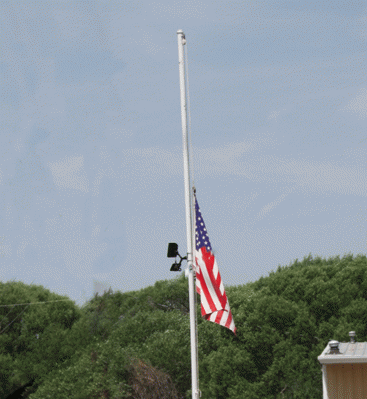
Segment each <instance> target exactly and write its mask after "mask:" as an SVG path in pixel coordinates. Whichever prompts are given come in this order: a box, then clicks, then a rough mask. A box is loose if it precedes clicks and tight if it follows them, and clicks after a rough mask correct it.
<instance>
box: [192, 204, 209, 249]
mask: <svg viewBox="0 0 367 399" xmlns="http://www.w3.org/2000/svg"><path fill="white" fill-rule="evenodd" d="M195 214H196V227H195V233H196V250H197V251H199V249H200V248H202V247H204V246H205V247H206V250H207V251H208V252H209V251H211V250H212V247H211V245H210V241H209V237H208V233H207V232H206V227H205V223H204V220H203V217H202V216H201V212H200V208H199V204H198V201H197V199H196V196H195Z"/></svg>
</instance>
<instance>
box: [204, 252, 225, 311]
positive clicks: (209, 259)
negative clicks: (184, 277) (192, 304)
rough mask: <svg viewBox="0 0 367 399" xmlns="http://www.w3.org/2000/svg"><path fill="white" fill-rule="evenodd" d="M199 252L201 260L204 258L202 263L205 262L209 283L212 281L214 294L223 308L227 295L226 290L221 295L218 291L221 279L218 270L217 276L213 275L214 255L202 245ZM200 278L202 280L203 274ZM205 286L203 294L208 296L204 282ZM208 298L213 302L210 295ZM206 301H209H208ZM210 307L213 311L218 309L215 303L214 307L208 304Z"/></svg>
mask: <svg viewBox="0 0 367 399" xmlns="http://www.w3.org/2000/svg"><path fill="white" fill-rule="evenodd" d="M201 253H202V257H203V260H204V263H205V266H206V270H207V272H208V275H209V278H210V281H211V283H212V285H213V288H214V291H215V294H216V296H217V298H218V300H219V302H220V304H221V306H222V308H223V309H224V308H225V306H226V303H227V296H226V292H225V291H224V292H223V295H222V293H221V292H220V284H221V281H222V280H221V277H220V273H219V271H218V276H217V278H215V277H214V273H213V267H214V261H215V257H214V255H213V254H212V253H211V252H208V251H207V250H206V248H205V247H202V248H201ZM202 280H204V276H203V278H202ZM202 280H200V282H201V281H202ZM205 287H206V292H205V296H206V297H208V296H210V294H209V291H208V289H207V286H206V284H205ZM210 300H211V303H213V301H212V298H211V297H210ZM208 302H209V301H208ZM210 309H212V311H213V312H214V311H215V310H218V309H217V308H216V307H215V305H214V308H212V307H211V306H210Z"/></svg>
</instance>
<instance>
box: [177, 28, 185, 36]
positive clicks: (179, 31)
mask: <svg viewBox="0 0 367 399" xmlns="http://www.w3.org/2000/svg"><path fill="white" fill-rule="evenodd" d="M181 33H182V34H183V35H184V36H185V34H184V33H183V30H182V29H179V30H178V31H177V34H178V35H180V34H181Z"/></svg>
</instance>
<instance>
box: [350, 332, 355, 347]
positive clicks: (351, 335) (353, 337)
mask: <svg viewBox="0 0 367 399" xmlns="http://www.w3.org/2000/svg"><path fill="white" fill-rule="evenodd" d="M349 336H350V343H351V344H355V343H356V341H355V336H356V332H355V331H349Z"/></svg>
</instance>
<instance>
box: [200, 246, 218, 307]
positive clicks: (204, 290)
mask: <svg viewBox="0 0 367 399" xmlns="http://www.w3.org/2000/svg"><path fill="white" fill-rule="evenodd" d="M203 250H204V251H205V254H206V249H205V247H203V248H201V253H202V256H203V260H204V264H205V267H206V270H208V267H209V268H210V267H211V268H213V265H214V257H213V258H209V257H208V256H206V257H205V258H204V252H203ZM199 280H200V285H201V290H202V294H203V293H204V295H205V298H206V300H207V301H208V305H209V307H210V310H211V313H213V312H215V311H216V310H217V308H216V306H215V305H214V302H213V299H212V297H211V295H210V293H209V290H208V287H207V285H206V282H205V278H204V276H203V273H202V271H201V273H200V274H199ZM202 294H201V295H202Z"/></svg>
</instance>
